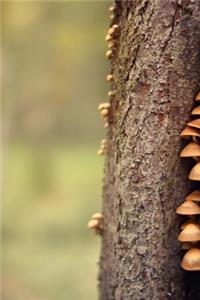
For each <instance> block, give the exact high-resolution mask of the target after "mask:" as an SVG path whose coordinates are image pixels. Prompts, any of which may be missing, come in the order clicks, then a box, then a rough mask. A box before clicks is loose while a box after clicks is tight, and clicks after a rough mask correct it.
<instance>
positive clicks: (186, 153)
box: [180, 142, 200, 157]
mask: <svg viewBox="0 0 200 300" xmlns="http://www.w3.org/2000/svg"><path fill="white" fill-rule="evenodd" d="M193 156H200V145H199V144H197V143H195V142H191V143H189V144H188V145H187V146H186V147H185V148H184V149H183V150H182V151H181V154H180V157H193Z"/></svg>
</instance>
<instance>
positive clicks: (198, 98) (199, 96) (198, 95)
mask: <svg viewBox="0 0 200 300" xmlns="http://www.w3.org/2000/svg"><path fill="white" fill-rule="evenodd" d="M195 100H196V101H200V93H198V94H197V95H196V98H195Z"/></svg>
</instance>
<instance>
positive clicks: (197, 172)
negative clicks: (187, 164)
mask: <svg viewBox="0 0 200 300" xmlns="http://www.w3.org/2000/svg"><path fill="white" fill-rule="evenodd" d="M189 179H190V180H200V162H198V163H197V164H196V165H195V166H194V167H193V168H192V170H191V171H190V174H189Z"/></svg>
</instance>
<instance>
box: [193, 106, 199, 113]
mask: <svg viewBox="0 0 200 300" xmlns="http://www.w3.org/2000/svg"><path fill="white" fill-rule="evenodd" d="M191 115H200V106H197V107H195V108H194V109H193V110H192V112H191Z"/></svg>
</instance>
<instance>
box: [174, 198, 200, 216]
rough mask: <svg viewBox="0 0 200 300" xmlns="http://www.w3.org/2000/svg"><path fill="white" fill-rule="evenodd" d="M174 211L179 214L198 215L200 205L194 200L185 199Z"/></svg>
mask: <svg viewBox="0 0 200 300" xmlns="http://www.w3.org/2000/svg"><path fill="white" fill-rule="evenodd" d="M176 213H177V214H179V215H199V214H200V207H199V205H198V204H196V203H195V202H193V201H190V200H187V201H185V202H183V203H182V204H181V205H180V206H178V207H177V209H176Z"/></svg>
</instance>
